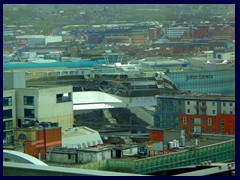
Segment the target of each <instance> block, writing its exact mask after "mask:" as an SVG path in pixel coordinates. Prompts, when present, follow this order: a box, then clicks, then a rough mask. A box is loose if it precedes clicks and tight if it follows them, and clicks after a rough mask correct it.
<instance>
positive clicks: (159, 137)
mask: <svg viewBox="0 0 240 180" xmlns="http://www.w3.org/2000/svg"><path fill="white" fill-rule="evenodd" d="M149 139H150V140H151V141H157V142H162V141H163V131H162V130H150V133H149Z"/></svg>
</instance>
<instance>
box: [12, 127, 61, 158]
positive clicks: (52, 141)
mask: <svg viewBox="0 0 240 180" xmlns="http://www.w3.org/2000/svg"><path fill="white" fill-rule="evenodd" d="M23 137H24V138H23ZM14 139H15V144H17V145H23V147H24V152H25V153H27V154H29V155H31V156H34V157H36V158H38V157H39V154H41V157H42V158H45V152H46V151H48V150H50V149H51V148H53V147H59V146H61V145H62V141H61V128H60V127H54V128H40V129H39V128H37V127H29V128H18V129H15V134H14Z"/></svg>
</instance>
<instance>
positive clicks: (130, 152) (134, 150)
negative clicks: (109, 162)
mask: <svg viewBox="0 0 240 180" xmlns="http://www.w3.org/2000/svg"><path fill="white" fill-rule="evenodd" d="M137 154H138V146H137V144H136V145H134V144H120V145H116V146H114V147H113V149H112V157H113V158H122V157H131V156H135V155H137Z"/></svg>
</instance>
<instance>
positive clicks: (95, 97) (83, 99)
mask: <svg viewBox="0 0 240 180" xmlns="http://www.w3.org/2000/svg"><path fill="white" fill-rule="evenodd" d="M121 104H122V100H120V99H118V98H116V97H115V96H113V95H111V94H107V93H104V92H99V91H87V92H73V110H86V109H105V108H114V107H115V105H117V106H119V105H121Z"/></svg>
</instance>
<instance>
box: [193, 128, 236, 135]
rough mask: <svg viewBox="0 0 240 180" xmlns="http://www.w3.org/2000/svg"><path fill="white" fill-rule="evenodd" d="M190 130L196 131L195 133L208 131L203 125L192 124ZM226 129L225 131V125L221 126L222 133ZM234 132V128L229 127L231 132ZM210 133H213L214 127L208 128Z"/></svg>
mask: <svg viewBox="0 0 240 180" xmlns="http://www.w3.org/2000/svg"><path fill="white" fill-rule="evenodd" d="M190 131H191V132H192V133H193V132H194V133H206V132H205V130H204V127H203V126H201V127H196V126H192V127H191V128H190ZM224 131H225V129H224V127H221V128H220V133H221V134H224ZM232 132H233V129H232V128H229V133H230V134H232ZM208 133H210V134H211V133H212V128H208Z"/></svg>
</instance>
